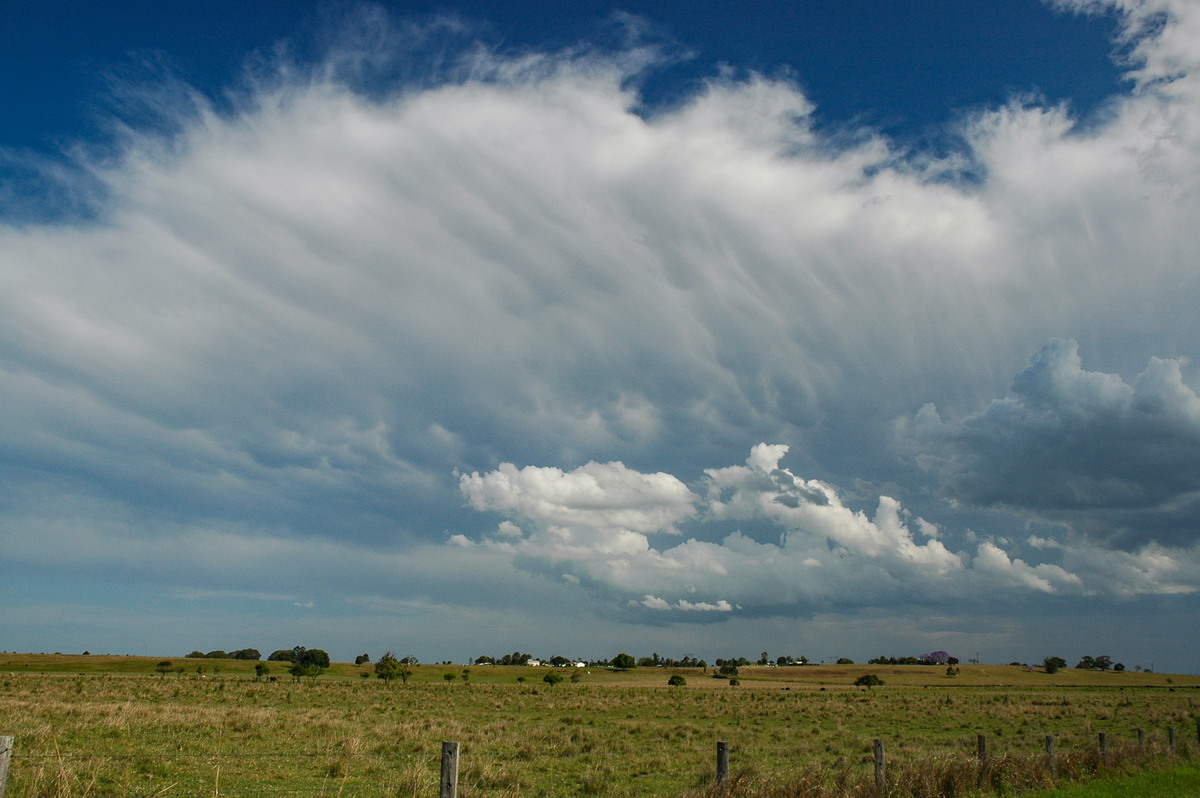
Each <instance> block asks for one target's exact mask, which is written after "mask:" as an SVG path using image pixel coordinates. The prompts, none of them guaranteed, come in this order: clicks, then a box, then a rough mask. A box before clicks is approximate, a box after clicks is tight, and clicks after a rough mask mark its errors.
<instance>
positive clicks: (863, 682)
mask: <svg viewBox="0 0 1200 798" xmlns="http://www.w3.org/2000/svg"><path fill="white" fill-rule="evenodd" d="M882 684H883V679H880V678H879V677H878V676H876V675H875V674H873V673H864V674H863V675H862V676H859V677H858V678H857V679H855V680H854V686H855V687H866V688H868V689H869V688H872V687H879V686H880V685H882Z"/></svg>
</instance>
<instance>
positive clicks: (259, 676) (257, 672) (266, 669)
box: [254, 662, 271, 682]
mask: <svg viewBox="0 0 1200 798" xmlns="http://www.w3.org/2000/svg"><path fill="white" fill-rule="evenodd" d="M270 672H271V668H270V666H269V665H267V663H265V662H259V663H257V664H256V665H255V666H254V681H256V682H261V681H262V680H263V677H264V676H266V675H267V674H268V673H270Z"/></svg>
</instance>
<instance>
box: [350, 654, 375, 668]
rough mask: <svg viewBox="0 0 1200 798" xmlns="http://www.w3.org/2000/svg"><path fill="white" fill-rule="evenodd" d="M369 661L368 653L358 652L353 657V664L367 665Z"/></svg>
mask: <svg viewBox="0 0 1200 798" xmlns="http://www.w3.org/2000/svg"><path fill="white" fill-rule="evenodd" d="M370 662H371V655H370V654H359V655H358V656H357V657H355V658H354V664H355V665H368V664H370Z"/></svg>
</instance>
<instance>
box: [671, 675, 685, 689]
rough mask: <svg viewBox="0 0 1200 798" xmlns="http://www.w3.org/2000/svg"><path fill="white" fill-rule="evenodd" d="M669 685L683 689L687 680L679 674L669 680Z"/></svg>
mask: <svg viewBox="0 0 1200 798" xmlns="http://www.w3.org/2000/svg"><path fill="white" fill-rule="evenodd" d="M667 684H669V685H671V686H672V687H683V686H684V685H686V684H687V679H685V678H683V677H682V676H680V675H679V674H678V673H677V674H675V675H674V676H672V677H671V678H670V679H667Z"/></svg>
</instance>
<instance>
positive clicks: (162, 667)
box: [154, 659, 175, 676]
mask: <svg viewBox="0 0 1200 798" xmlns="http://www.w3.org/2000/svg"><path fill="white" fill-rule="evenodd" d="M174 667H175V663H173V662H171V660H169V659H164V660H163V661H162V662H160V663H158V664H157V665H155V666H154V670H156V671H158V672H159V673H161V674H162V675H163V676H166V675H167V674H168V673H170V672H171V670H172V668H174Z"/></svg>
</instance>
